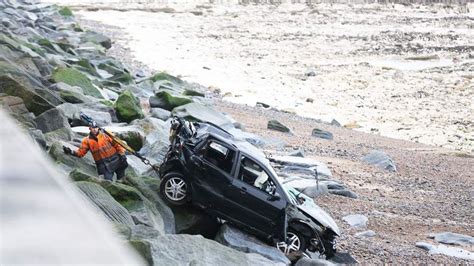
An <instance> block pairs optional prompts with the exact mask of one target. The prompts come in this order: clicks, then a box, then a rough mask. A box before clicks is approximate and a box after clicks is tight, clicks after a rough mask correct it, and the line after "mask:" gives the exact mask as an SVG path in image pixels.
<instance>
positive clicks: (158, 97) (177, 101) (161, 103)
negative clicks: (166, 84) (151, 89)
mask: <svg viewBox="0 0 474 266" xmlns="http://www.w3.org/2000/svg"><path fill="white" fill-rule="evenodd" d="M149 101H150V106H151V107H154V108H156V107H158V108H162V109H165V110H168V111H171V110H173V109H174V108H176V107H178V106H181V105H185V104H188V103H191V102H192V100H191V99H189V98H185V97H179V96H174V95H172V94H171V93H170V92H168V91H164V90H163V91H159V92H157V93H156V94H155V96H152V97H150V99H149Z"/></svg>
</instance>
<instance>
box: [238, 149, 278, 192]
mask: <svg viewBox="0 0 474 266" xmlns="http://www.w3.org/2000/svg"><path fill="white" fill-rule="evenodd" d="M239 179H240V180H241V181H243V182H245V183H247V184H249V185H252V186H254V187H256V188H258V189H260V190H262V191H264V192H266V193H268V194H270V195H273V194H274V193H275V189H276V186H275V183H274V182H273V180H272V179H271V178H270V177H269V175H268V173H267V172H266V171H265V169H263V168H262V167H261V166H260V165H258V164H257V163H256V162H254V161H253V160H252V159H249V158H247V157H245V156H242V157H241V158H240V169H239Z"/></svg>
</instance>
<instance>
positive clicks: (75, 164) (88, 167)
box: [48, 140, 97, 176]
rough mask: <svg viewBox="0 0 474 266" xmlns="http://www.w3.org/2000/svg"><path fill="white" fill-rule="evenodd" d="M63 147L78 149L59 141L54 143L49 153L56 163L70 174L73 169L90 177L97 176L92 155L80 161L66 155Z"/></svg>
mask: <svg viewBox="0 0 474 266" xmlns="http://www.w3.org/2000/svg"><path fill="white" fill-rule="evenodd" d="M63 145H65V146H67V147H69V148H71V149H73V150H75V149H77V147H75V146H72V145H70V144H68V143H66V142H60V141H57V140H56V141H54V142H53V143H52V144H51V147H50V148H49V151H48V152H49V155H50V156H51V158H52V159H53V160H54V161H56V162H57V163H59V164H61V165H62V166H63V167H64V168H65V169H66V170H67V171H68V172H70V171H72V170H73V169H81V171H82V172H84V173H86V174H88V175H91V176H96V175H97V170H96V167H95V163H94V160H93V159H92V155H90V153H89V154H88V155H86V156H85V157H83V158H82V159H78V158H77V157H74V156H70V155H66V154H64V151H63Z"/></svg>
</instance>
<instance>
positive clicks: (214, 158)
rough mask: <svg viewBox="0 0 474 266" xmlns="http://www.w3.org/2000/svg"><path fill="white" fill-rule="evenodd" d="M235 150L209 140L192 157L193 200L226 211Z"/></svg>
mask: <svg viewBox="0 0 474 266" xmlns="http://www.w3.org/2000/svg"><path fill="white" fill-rule="evenodd" d="M235 156H236V152H235V150H234V149H233V148H232V147H230V146H228V145H226V144H224V143H222V142H220V141H218V140H215V139H209V140H208V141H207V142H206V143H205V144H204V145H203V146H201V147H198V151H197V152H195V154H194V155H192V156H191V158H190V160H191V163H192V168H193V169H192V173H193V176H194V188H193V191H194V193H193V194H194V195H193V200H194V201H196V202H197V203H199V204H201V205H204V206H205V207H208V208H211V210H212V211H215V212H222V210H223V209H225V206H226V201H227V198H226V197H225V194H226V191H227V190H228V189H229V187H230V186H231V185H232V180H233V170H234V162H235Z"/></svg>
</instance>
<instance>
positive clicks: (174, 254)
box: [152, 235, 284, 265]
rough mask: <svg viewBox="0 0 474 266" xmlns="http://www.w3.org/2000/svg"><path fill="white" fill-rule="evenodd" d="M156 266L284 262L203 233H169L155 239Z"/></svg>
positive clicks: (273, 263) (153, 247)
mask: <svg viewBox="0 0 474 266" xmlns="http://www.w3.org/2000/svg"><path fill="white" fill-rule="evenodd" d="M152 251H153V262H154V265H284V264H283V263H275V262H273V261H271V260H269V259H267V258H265V257H263V256H261V255H257V254H245V253H242V252H238V251H235V250H233V249H231V248H228V247H226V246H223V245H221V244H219V243H217V242H215V241H212V240H209V239H205V238H203V237H202V236H191V235H165V236H160V237H157V238H156V239H155V240H154V241H153V242H152Z"/></svg>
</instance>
